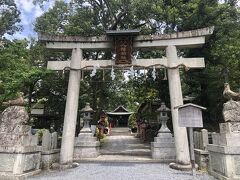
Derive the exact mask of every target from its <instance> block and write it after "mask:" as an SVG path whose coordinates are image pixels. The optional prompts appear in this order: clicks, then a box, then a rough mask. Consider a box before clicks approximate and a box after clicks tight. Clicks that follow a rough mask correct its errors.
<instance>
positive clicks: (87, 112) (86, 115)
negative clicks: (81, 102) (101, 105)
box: [80, 103, 95, 133]
mask: <svg viewBox="0 0 240 180" xmlns="http://www.w3.org/2000/svg"><path fill="white" fill-rule="evenodd" d="M80 112H81V113H82V115H83V121H84V125H83V128H82V129H81V131H80V133H91V132H92V131H91V129H90V126H89V122H90V120H92V117H93V113H94V112H95V111H94V110H93V109H92V108H91V107H90V103H86V106H85V107H84V108H83V109H81V111H80Z"/></svg>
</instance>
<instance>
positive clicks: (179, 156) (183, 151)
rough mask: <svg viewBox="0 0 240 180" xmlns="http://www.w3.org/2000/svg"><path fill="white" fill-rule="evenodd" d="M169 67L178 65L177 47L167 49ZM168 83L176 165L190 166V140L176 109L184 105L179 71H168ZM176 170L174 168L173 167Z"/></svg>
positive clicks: (176, 69) (175, 69)
mask: <svg viewBox="0 0 240 180" xmlns="http://www.w3.org/2000/svg"><path fill="white" fill-rule="evenodd" d="M166 55H167V60H168V67H171V66H176V65H178V64H179V63H178V57H177V49H176V47H175V46H168V47H167V48H166ZM168 83H169V91H170V100H171V112H172V123H173V130H174V141H175V146H176V163H177V164H180V165H187V164H190V157H189V148H188V139H187V131H186V128H183V127H179V125H178V110H177V109H174V107H176V106H179V105H182V104H183V98H182V88H181V81H180V75H179V69H178V68H174V69H168ZM173 168H174V167H173ZM179 169H181V167H179Z"/></svg>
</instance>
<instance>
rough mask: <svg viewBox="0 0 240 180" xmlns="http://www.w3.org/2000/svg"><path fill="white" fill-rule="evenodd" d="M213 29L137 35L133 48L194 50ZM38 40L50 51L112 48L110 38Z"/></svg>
mask: <svg viewBox="0 0 240 180" xmlns="http://www.w3.org/2000/svg"><path fill="white" fill-rule="evenodd" d="M213 30H214V27H213V26H211V27H207V28H202V29H197V30H191V31H182V32H176V33H171V34H157V35H139V36H137V37H136V38H135V39H134V44H133V47H134V48H148V47H158V48H166V47H167V46H169V45H174V46H177V47H178V48H182V47H187V48H195V47H197V46H201V45H202V44H204V43H205V36H208V35H211V34H212V33H213ZM38 40H39V41H40V42H43V43H46V45H47V48H50V49H73V48H81V49H109V48H112V37H110V36H107V35H102V36H91V37H83V36H66V35H49V34H44V33H39V34H38Z"/></svg>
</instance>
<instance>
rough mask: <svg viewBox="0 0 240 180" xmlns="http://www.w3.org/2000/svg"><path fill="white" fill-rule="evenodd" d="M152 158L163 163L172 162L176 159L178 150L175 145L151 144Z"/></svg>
mask: <svg viewBox="0 0 240 180" xmlns="http://www.w3.org/2000/svg"><path fill="white" fill-rule="evenodd" d="M151 151H152V158H153V159H158V160H162V161H163V162H172V161H175V159H176V149H175V145H174V144H173V143H159V142H152V143H151Z"/></svg>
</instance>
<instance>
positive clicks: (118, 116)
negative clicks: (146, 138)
mask: <svg viewBox="0 0 240 180" xmlns="http://www.w3.org/2000/svg"><path fill="white" fill-rule="evenodd" d="M132 113H133V112H129V111H128V110H127V109H126V108H124V107H123V106H118V107H117V108H116V109H115V110H114V111H113V112H107V116H108V121H109V123H110V124H111V125H110V126H111V127H112V128H114V127H128V118H129V116H130V115H131V114H132Z"/></svg>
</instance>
